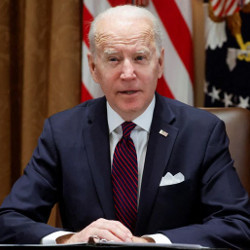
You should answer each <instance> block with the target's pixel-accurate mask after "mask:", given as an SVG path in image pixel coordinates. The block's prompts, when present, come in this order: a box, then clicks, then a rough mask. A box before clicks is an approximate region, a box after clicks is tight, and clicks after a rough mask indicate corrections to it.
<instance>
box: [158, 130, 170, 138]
mask: <svg viewBox="0 0 250 250" xmlns="http://www.w3.org/2000/svg"><path fill="white" fill-rule="evenodd" d="M159 134H160V135H163V136H164V137H167V136H168V132H166V131H164V130H162V129H161V130H160V131H159Z"/></svg>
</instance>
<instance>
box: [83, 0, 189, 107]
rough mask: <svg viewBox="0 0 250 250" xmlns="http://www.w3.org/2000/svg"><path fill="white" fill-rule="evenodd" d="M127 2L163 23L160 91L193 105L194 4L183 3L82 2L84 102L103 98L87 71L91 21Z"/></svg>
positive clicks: (180, 0)
mask: <svg viewBox="0 0 250 250" xmlns="http://www.w3.org/2000/svg"><path fill="white" fill-rule="evenodd" d="M127 3H129V4H136V5H140V6H144V7H145V8H147V9H148V10H149V11H151V12H152V13H153V14H154V15H155V16H157V17H158V18H159V20H160V23H161V27H162V33H163V46H164V48H165V58H164V59H165V66H164V74H163V77H162V78H161V79H160V80H159V81H158V86H157V92H158V93H160V94H162V95H164V96H167V97H169V98H172V99H177V100H180V101H182V102H184V103H187V104H190V105H193V84H194V74H193V43H192V6H191V3H192V2H191V1H183V0H134V1H132V0H131V1H129V0H83V43H82V95H81V101H85V100H88V99H92V98H96V97H100V96H102V95H103V93H102V91H101V89H100V87H99V85H98V84H96V83H94V81H93V80H92V78H91V76H90V72H89V69H88V62H87V53H88V50H89V42H88V32H89V27H90V22H91V21H92V20H93V18H94V17H95V16H96V15H97V14H99V13H100V12H102V11H103V10H105V9H107V8H109V7H112V6H116V5H121V4H127Z"/></svg>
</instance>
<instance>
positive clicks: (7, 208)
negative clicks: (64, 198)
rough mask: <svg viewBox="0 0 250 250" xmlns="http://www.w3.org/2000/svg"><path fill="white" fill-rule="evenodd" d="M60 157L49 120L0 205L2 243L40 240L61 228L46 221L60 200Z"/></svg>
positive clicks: (0, 240)
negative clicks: (30, 155)
mask: <svg viewBox="0 0 250 250" xmlns="http://www.w3.org/2000/svg"><path fill="white" fill-rule="evenodd" d="M58 165H59V160H58V156H57V151H56V147H55V143H54V141H53V134H52V130H51V126H50V122H49V120H47V121H46V122H45V126H44V130H43V132H42V135H41V136H40V138H39V141H38V146H37V148H36V149H35V151H34V153H33V156H32V158H31V160H30V162H29V163H28V165H27V167H26V168H25V170H24V174H23V175H22V176H21V178H20V179H19V180H18V181H17V182H16V183H15V184H14V186H13V188H12V191H11V193H10V194H9V196H7V198H6V199H5V200H4V202H3V204H2V206H1V208H0V228H1V230H0V242H1V243H30V244H31V243H40V240H41V238H42V237H44V236H45V235H48V234H50V233H52V232H54V231H56V230H58V229H56V228H53V227H51V226H49V225H47V224H46V222H47V220H48V218H49V215H50V211H51V208H52V207H53V205H54V204H55V203H56V202H57V200H58V199H57V189H58V176H59V175H60V172H59V170H58V169H59V168H58Z"/></svg>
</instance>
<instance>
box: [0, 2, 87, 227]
mask: <svg viewBox="0 0 250 250" xmlns="http://www.w3.org/2000/svg"><path fill="white" fill-rule="evenodd" d="M81 8H82V1H81V0H1V1H0V185H1V188H0V203H1V202H2V201H3V199H4V197H5V196H6V195H7V194H8V193H9V191H10V189H11V186H12V185H13V183H14V182H15V181H16V179H17V178H18V177H19V176H20V175H21V174H22V172H23V169H24V167H25V166H26V164H27V163H28V161H29V159H30V157H31V155H32V152H33V150H34V148H35V146H36V144H37V139H38V137H39V135H40V133H41V131H42V127H43V123H44V120H45V119H46V118H47V117H48V116H50V115H52V114H54V113H56V112H58V111H61V110H64V109H67V108H70V107H73V106H75V105H76V104H78V103H79V102H80V84H81V30H82V28H81V25H82V24H81V19H82V17H81V13H82V11H81ZM54 217H55V216H54ZM54 217H53V216H52V219H51V221H50V223H51V224H53V223H55V218H54Z"/></svg>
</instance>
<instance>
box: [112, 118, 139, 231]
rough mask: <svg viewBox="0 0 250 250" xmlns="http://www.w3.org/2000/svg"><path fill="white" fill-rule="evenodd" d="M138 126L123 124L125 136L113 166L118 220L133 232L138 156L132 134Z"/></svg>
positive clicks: (117, 147)
mask: <svg viewBox="0 0 250 250" xmlns="http://www.w3.org/2000/svg"><path fill="white" fill-rule="evenodd" d="M135 126H136V125H135V124H134V123H133V122H124V123H123V124H122V130H123V136H122V138H121V140H120V141H119V142H118V143H117V145H116V148H115V152H114V156H113V165H112V185H113V199H114V205H115V211H116V217H117V219H118V220H119V221H120V222H122V223H123V224H124V225H125V226H126V227H128V228H129V229H130V230H131V231H132V232H133V231H134V228H135V223H136V218H137V189H138V169H137V156H136V150H135V145H134V142H133V140H132V139H131V138H130V133H131V131H132V130H133V129H134V127H135Z"/></svg>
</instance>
